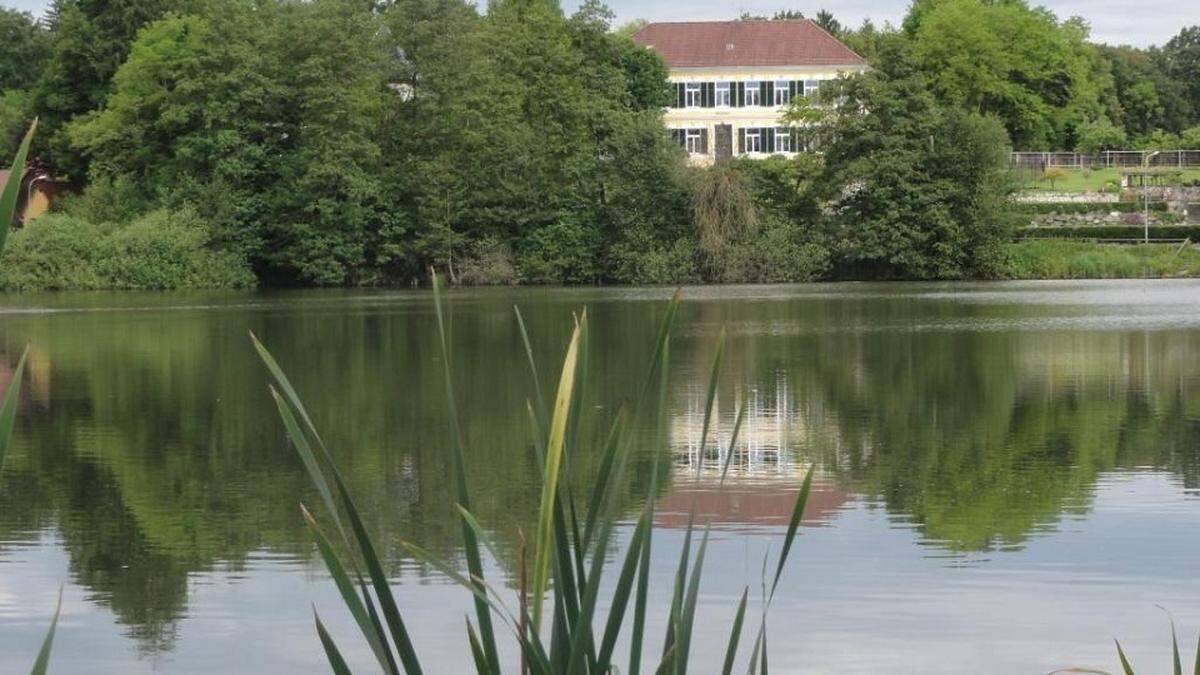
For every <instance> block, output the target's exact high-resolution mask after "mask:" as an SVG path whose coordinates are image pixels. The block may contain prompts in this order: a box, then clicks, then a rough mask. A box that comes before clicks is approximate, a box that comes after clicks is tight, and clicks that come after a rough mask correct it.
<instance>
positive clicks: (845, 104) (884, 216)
mask: <svg viewBox="0 0 1200 675" xmlns="http://www.w3.org/2000/svg"><path fill="white" fill-rule="evenodd" d="M890 58H892V59H894V60H892V61H891V63H893V67H892V69H891V70H890V71H883V70H874V71H871V72H870V73H868V74H865V75H859V76H855V77H851V78H848V79H846V80H844V81H843V82H842V83H841V84H840V85H838V91H836V92H834V93H833V95H834V97H835V98H834V100H839V101H840V103H839V104H838V106H837V109H836V112H837V115H836V118H835V122H834V126H833V129H832V142H831V143H830V145H829V147H828V149H827V150H826V153H825V168H824V170H823V173H822V175H821V176H820V178H819V179H818V180H817V181H816V182H815V183H814V190H816V193H817V196H818V198H819V199H820V200H821V201H822V202H824V203H825V204H826V205H827V209H828V210H829V211H830V212H831V213H832V216H831V217H830V218H829V224H830V227H831V236H832V237H833V238H834V240H835V241H836V242H837V244H836V246H837V248H836V250H835V254H836V255H838V256H839V257H840V264H841V265H842V266H843V268H849V269H850V270H854V271H856V272H857V274H860V275H861V274H866V275H870V276H876V277H895V276H899V277H916V278H960V277H970V276H990V275H996V274H998V273H999V272H1000V270H1001V268H1002V265H1003V254H1002V250H1003V245H1004V243H1005V242H1006V241H1007V239H1008V236H1009V233H1008V231H1007V229H1006V226H1005V225H1004V223H1003V219H1002V217H1001V215H1002V212H1003V205H1004V202H1005V199H1006V196H1007V193H1008V190H1009V187H1010V183H1009V177H1008V153H1009V144H1008V139H1007V137H1006V134H1005V132H1004V129H1003V126H1002V125H1001V124H1000V123H999V121H998V120H997V119H996V118H994V117H987V116H983V115H979V114H978V113H973V112H965V111H962V110H961V109H958V108H957V107H948V106H943V105H940V104H939V103H938V101H937V98H936V96H934V94H933V92H932V91H931V88H930V86H929V85H928V83H927V82H926V80H925V77H924V75H923V74H922V73H920V72H919V71H917V70H915V69H913V68H912V67H910V66H906V65H905V61H904V60H903V59H902V58H897V57H896V56H895V55H892V56H891V57H890Z"/></svg>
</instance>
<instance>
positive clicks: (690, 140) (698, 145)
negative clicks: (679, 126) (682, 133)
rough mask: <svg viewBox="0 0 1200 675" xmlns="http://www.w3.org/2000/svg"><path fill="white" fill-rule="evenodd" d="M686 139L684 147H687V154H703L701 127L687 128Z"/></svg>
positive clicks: (702, 131) (702, 132)
mask: <svg viewBox="0 0 1200 675" xmlns="http://www.w3.org/2000/svg"><path fill="white" fill-rule="evenodd" d="M686 138H687V140H686V145H685V146H684V147H686V148H687V151H688V154H689V155H702V154H704V151H705V148H704V130H703V129H688V130H687V137H686Z"/></svg>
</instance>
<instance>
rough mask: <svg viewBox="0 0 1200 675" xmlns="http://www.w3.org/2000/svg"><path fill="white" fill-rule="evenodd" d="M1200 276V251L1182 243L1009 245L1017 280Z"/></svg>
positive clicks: (1011, 272)
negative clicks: (1141, 244)
mask: <svg viewBox="0 0 1200 675" xmlns="http://www.w3.org/2000/svg"><path fill="white" fill-rule="evenodd" d="M1197 275H1200V250H1197V249H1196V248H1195V247H1194V246H1186V247H1180V246H1179V245H1178V244H1149V245H1143V246H1136V245H1132V246H1131V245H1128V244H1097V243H1089V242H1082V241H1051V240H1045V239H1042V240H1029V241H1023V242H1018V243H1015V244H1011V245H1010V246H1009V247H1008V276H1009V277H1010V278H1013V279H1125V278H1139V277H1194V276H1197Z"/></svg>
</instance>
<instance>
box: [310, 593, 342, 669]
mask: <svg viewBox="0 0 1200 675" xmlns="http://www.w3.org/2000/svg"><path fill="white" fill-rule="evenodd" d="M313 621H314V622H315V623H316V624H317V636H318V637H319V638H320V639H321V646H322V647H324V648H325V658H327V659H329V667H330V668H331V669H332V670H333V672H334V673H335V674H336V675H350V666H348V665H346V659H344V658H342V652H341V651H339V650H338V648H337V645H336V644H335V643H334V642H333V638H332V637H330V636H329V631H327V630H325V624H323V623H321V616H320V615H319V614H317V608H316V607H314V608H313Z"/></svg>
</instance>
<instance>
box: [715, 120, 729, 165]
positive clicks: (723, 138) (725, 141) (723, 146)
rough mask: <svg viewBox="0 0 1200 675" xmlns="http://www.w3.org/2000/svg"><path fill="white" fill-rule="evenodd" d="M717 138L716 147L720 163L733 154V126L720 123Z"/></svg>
mask: <svg viewBox="0 0 1200 675" xmlns="http://www.w3.org/2000/svg"><path fill="white" fill-rule="evenodd" d="M715 140H716V143H715V144H714V149H715V150H716V157H717V163H718V164H719V163H721V162H724V161H726V160H728V159H729V158H730V157H732V156H733V127H732V126H730V125H728V124H718V125H717V130H716V139H715Z"/></svg>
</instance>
